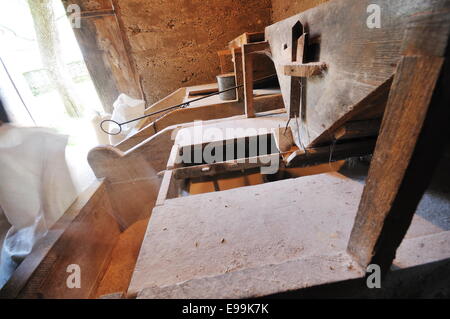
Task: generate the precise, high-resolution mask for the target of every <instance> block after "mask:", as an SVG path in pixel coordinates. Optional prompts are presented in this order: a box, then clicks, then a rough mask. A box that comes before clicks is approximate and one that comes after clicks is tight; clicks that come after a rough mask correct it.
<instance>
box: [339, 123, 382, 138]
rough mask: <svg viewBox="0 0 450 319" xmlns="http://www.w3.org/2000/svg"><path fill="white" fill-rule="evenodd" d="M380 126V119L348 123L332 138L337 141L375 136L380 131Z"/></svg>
mask: <svg viewBox="0 0 450 319" xmlns="http://www.w3.org/2000/svg"><path fill="white" fill-rule="evenodd" d="M380 126H381V119H376V120H369V121H356V122H348V123H346V124H345V125H344V126H342V127H341V128H340V129H338V130H337V131H336V133H334V138H335V139H336V140H337V141H339V140H349V139H355V138H361V137H369V136H377V135H378V132H379V131H380Z"/></svg>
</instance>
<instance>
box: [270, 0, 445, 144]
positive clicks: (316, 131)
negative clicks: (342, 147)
mask: <svg viewBox="0 0 450 319" xmlns="http://www.w3.org/2000/svg"><path fill="white" fill-rule="evenodd" d="M370 4H372V2H371V1H370V0H361V1H353V0H334V1H329V2H327V3H326V4H323V5H321V6H318V7H315V8H312V9H310V10H307V11H305V12H302V13H300V14H298V15H295V16H292V17H291V18H288V19H286V20H283V21H280V22H278V23H275V24H273V25H271V26H269V27H267V28H266V30H265V40H266V41H268V42H269V43H270V46H271V54H272V58H273V60H274V63H275V66H276V69H277V74H278V79H279V82H280V87H281V91H282V93H283V99H284V102H285V103H284V104H285V107H286V108H289V107H290V105H291V101H290V98H291V96H290V90H291V78H290V77H289V76H286V75H285V74H284V66H285V65H287V64H290V63H291V62H292V61H291V52H292V51H291V50H292V48H293V44H294V43H292V41H293V37H292V29H293V26H294V25H295V24H296V23H297V22H298V21H300V22H301V23H302V25H304V26H305V28H306V30H305V32H307V33H308V35H309V41H308V43H307V50H306V51H307V54H306V61H305V63H310V62H325V63H326V64H327V66H328V67H327V69H326V71H325V72H323V74H322V75H321V76H320V78H309V79H306V84H307V85H306V94H305V102H306V103H305V104H306V111H305V112H304V116H300V118H301V121H302V126H305V127H306V129H307V134H303V136H302V140H303V144H304V145H310V144H311V146H312V145H318V144H326V143H329V142H331V141H332V139H333V135H334V134H333V133H334V131H331V130H330V129H331V128H332V126H333V125H334V124H335V123H336V122H337V121H340V119H341V118H342V117H346V116H347V114H349V113H353V112H354V113H356V112H357V111H358V108H360V107H364V103H361V102H362V101H363V100H365V98H367V97H368V96H369V95H371V94H373V93H374V92H376V90H377V88H379V87H380V86H382V85H383V83H386V82H387V81H388V80H389V79H390V78H391V77H392V75H393V74H394V73H395V71H396V67H397V65H398V62H399V61H400V58H401V54H402V50H403V37H404V34H405V31H407V30H408V32H410V33H412V34H414V35H412V36H417V35H420V37H421V39H422V40H420V42H419V43H418V45H414V48H413V47H411V46H409V49H410V50H411V51H413V50H416V51H417V47H419V45H420V47H422V43H423V41H425V42H424V43H423V44H424V45H423V47H432V46H434V45H433V44H431V43H433V42H436V44H437V45H436V47H439V48H440V49H439V50H442V48H443V47H445V46H443V43H444V42H445V41H444V42H443V41H442V39H440V38H439V37H438V35H439V34H443V35H445V34H446V32H447V30H446V29H445V27H444V28H443V27H442V22H443V21H445V18H444V17H442V15H444V16H445V15H446V14H447V15H448V10H449V9H450V3H449V1H446V0H424V1H409V0H381V1H378V2H377V5H379V6H380V8H381V21H382V26H381V28H379V29H377V28H369V27H368V26H367V18H368V17H369V15H370V14H369V13H367V7H368V6H369V5H370ZM437 12H441V13H442V14H441V15H440V17H438V16H439V15H438V14H437ZM430 16H436V18H435V19H433V20H431V22H430V20H429V19H428V18H427V17H430ZM349 17H352V18H349ZM427 21H428V22H427ZM414 30H415V31H414ZM439 30H440V31H439ZM427 35H428V37H427ZM426 38H428V39H426ZM430 39H431V40H430ZM433 39H436V40H437V41H436V40H433ZM383 102H385V101H383V100H382V99H380V101H379V103H376V104H374V103H372V106H371V108H378V107H381V109H382V108H383ZM349 120H354V119H353V118H347V120H346V121H345V122H347V121H349ZM343 124H344V123H341V124H340V125H339V127H340V126H342V125H343ZM339 127H335V129H338V128H339ZM319 138H320V139H321V141H320V142H319V141H318V140H317V139H319Z"/></svg>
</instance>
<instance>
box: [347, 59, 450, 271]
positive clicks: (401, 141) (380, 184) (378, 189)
mask: <svg viewBox="0 0 450 319" xmlns="http://www.w3.org/2000/svg"><path fill="white" fill-rule="evenodd" d="M449 71H450V69H449V61H448V59H447V60H446V59H445V58H444V57H439V56H406V57H403V58H402V60H401V62H400V64H399V66H398V70H397V73H396V75H395V78H394V83H393V85H392V88H391V92H390V96H389V100H388V104H387V107H386V111H385V114H384V118H383V124H382V128H381V132H380V135H379V138H378V143H377V146H376V149H375V153H374V157H373V160H372V165H371V167H370V170H369V176H368V178H367V182H366V187H365V188H364V192H363V195H362V198H361V202H360V205H359V210H358V214H357V216H356V220H355V224H354V226H353V230H352V233H351V236H350V241H349V244H348V252H349V253H350V254H351V255H352V256H353V257H354V258H355V260H356V261H357V262H358V263H359V264H360V265H361V266H363V267H366V266H367V265H369V264H378V265H379V266H380V267H381V269H382V271H383V272H384V273H386V272H387V271H388V270H389V268H390V266H391V264H392V261H393V260H394V258H395V253H396V250H397V248H398V247H399V245H400V243H401V242H402V240H403V238H404V236H405V234H406V232H407V230H408V228H409V226H410V224H411V221H412V218H413V215H414V213H415V210H416V208H417V205H418V203H419V201H420V199H421V197H422V195H423V193H424V192H425V190H426V188H427V186H428V185H429V182H430V180H431V177H432V174H433V171H434V169H435V167H436V165H437V164H438V161H439V159H440V157H441V155H442V152H443V148H444V146H445V143H446V141H447V140H448V137H449V133H450V107H449V106H450V94H449V90H448V83H450V82H449V81H450V76H449Z"/></svg>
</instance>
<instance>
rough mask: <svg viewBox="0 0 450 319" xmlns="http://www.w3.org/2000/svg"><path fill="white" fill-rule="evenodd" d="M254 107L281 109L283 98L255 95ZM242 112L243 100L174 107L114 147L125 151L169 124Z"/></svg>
mask: <svg viewBox="0 0 450 319" xmlns="http://www.w3.org/2000/svg"><path fill="white" fill-rule="evenodd" d="M254 108H255V111H256V112H257V113H262V112H267V111H271V110H278V109H282V108H283V100H282V97H281V94H270V95H264V96H256V97H255V98H254ZM242 114H245V107H244V102H243V101H242V102H234V101H231V102H228V101H224V102H223V103H219V104H209V105H208V104H207V105H204V106H196V107H190V108H184V109H176V110H173V111H171V112H168V113H166V114H164V115H163V116H162V117H160V118H158V119H157V120H155V121H154V122H152V123H150V124H147V126H145V127H144V128H142V129H141V130H140V131H138V132H137V133H135V134H134V135H132V136H130V137H128V138H127V139H125V140H124V141H122V142H121V143H120V144H118V145H117V146H116V147H117V149H119V150H121V151H127V150H129V149H131V148H133V147H134V146H136V145H138V144H139V143H142V142H143V141H145V140H146V139H148V138H150V137H152V136H153V135H155V134H156V133H158V132H160V131H162V130H164V129H165V128H167V127H170V126H174V125H181V124H184V123H190V122H193V121H196V120H199V121H200V120H201V121H209V120H215V119H222V118H227V117H232V116H236V115H242Z"/></svg>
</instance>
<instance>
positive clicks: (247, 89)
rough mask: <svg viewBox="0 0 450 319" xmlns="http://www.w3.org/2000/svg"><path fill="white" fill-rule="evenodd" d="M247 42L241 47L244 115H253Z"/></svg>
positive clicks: (251, 78)
mask: <svg viewBox="0 0 450 319" xmlns="http://www.w3.org/2000/svg"><path fill="white" fill-rule="evenodd" d="M248 51H249V50H248V46H247V44H244V45H243V47H242V69H243V70H244V94H245V115H247V117H255V110H254V108H253V55H252V54H251V53H249V52H248Z"/></svg>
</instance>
